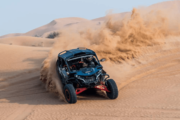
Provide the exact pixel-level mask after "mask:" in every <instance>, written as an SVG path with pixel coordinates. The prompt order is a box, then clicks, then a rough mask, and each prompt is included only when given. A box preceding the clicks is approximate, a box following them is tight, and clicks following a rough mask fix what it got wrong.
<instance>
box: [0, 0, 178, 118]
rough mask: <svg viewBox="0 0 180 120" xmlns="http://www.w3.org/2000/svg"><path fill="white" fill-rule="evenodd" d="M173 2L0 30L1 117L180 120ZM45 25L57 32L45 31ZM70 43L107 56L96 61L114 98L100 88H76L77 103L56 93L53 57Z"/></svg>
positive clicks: (60, 91)
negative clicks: (24, 30)
mask: <svg viewBox="0 0 180 120" xmlns="http://www.w3.org/2000/svg"><path fill="white" fill-rule="evenodd" d="M179 8H180V2H179V1H168V2H163V3H158V4H155V5H152V6H150V7H143V8H142V7H141V8H137V9H133V10H132V11H131V12H127V13H120V14H115V15H107V16H106V17H101V18H97V19H94V20H86V19H83V18H60V19H57V20H54V21H52V22H51V23H49V24H47V25H45V26H42V27H40V28H36V29H34V30H32V31H30V32H27V33H22V34H10V35H5V36H2V37H1V38H0V120H141V119H143V120H144V119H145V120H159V119H162V120H175V119H180V94H179V93H180V22H179V21H180V17H179V16H178V15H179ZM52 31H56V32H60V33H61V34H60V36H59V37H58V38H55V39H48V38H46V36H47V35H48V34H49V33H51V32H52ZM35 35H37V36H39V37H37V36H36V37H35ZM77 47H88V48H90V49H93V50H94V51H96V53H97V55H98V57H99V58H106V59H107V61H106V62H104V63H102V64H103V66H104V69H105V71H107V73H109V74H110V76H111V78H113V79H114V80H115V81H116V83H117V85H118V90H119V97H118V98H117V99H116V100H110V99H108V98H107V97H106V94H105V93H104V92H102V91H98V92H97V93H92V92H85V93H83V94H81V95H78V101H77V103H76V104H68V103H66V102H65V101H64V100H63V94H62V87H61V83H60V82H58V81H59V79H58V78H57V76H56V73H55V72H54V71H55V69H54V68H55V67H54V65H55V61H56V58H57V54H58V53H59V52H60V51H62V50H64V49H67V50H68V49H72V48H77ZM42 75H44V76H45V77H46V78H47V82H46V83H45V84H44V83H43V82H42V81H40V77H41V76H42ZM49 83H52V84H53V85H54V86H55V87H54V88H53V90H52V89H51V88H50V86H48V85H49ZM54 91H55V92H54Z"/></svg>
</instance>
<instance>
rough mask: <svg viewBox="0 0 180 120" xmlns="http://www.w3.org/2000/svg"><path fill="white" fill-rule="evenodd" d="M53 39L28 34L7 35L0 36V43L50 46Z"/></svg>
mask: <svg viewBox="0 0 180 120" xmlns="http://www.w3.org/2000/svg"><path fill="white" fill-rule="evenodd" d="M54 42H55V40H54V39H46V38H39V37H30V36H18V37H8V38H1V39H0V43H1V44H2V43H3V44H9V45H20V46H30V47H52V45H53V44H54Z"/></svg>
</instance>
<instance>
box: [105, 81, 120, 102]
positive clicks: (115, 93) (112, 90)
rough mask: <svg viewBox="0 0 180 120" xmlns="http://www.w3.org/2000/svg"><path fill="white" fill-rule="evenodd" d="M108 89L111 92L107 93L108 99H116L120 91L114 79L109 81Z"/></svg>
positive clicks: (107, 83)
mask: <svg viewBox="0 0 180 120" xmlns="http://www.w3.org/2000/svg"><path fill="white" fill-rule="evenodd" d="M106 87H107V89H108V90H109V91H110V92H106V94H107V96H108V98H110V99H116V98H117V97H118V89H117V85H116V83H115V81H114V80H113V79H109V80H107V82H106Z"/></svg>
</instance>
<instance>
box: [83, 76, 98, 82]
mask: <svg viewBox="0 0 180 120" xmlns="http://www.w3.org/2000/svg"><path fill="white" fill-rule="evenodd" d="M84 80H85V81H86V82H94V81H95V80H96V78H95V76H87V77H84Z"/></svg>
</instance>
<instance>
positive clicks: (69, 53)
mask: <svg viewBox="0 0 180 120" xmlns="http://www.w3.org/2000/svg"><path fill="white" fill-rule="evenodd" d="M90 56H94V57H95V58H96V61H97V63H98V64H99V65H100V62H99V59H98V57H97V55H96V53H95V52H94V51H92V50H90V49H86V48H77V49H72V50H65V51H62V52H60V53H59V54H58V60H59V62H60V63H61V65H60V66H61V67H63V66H64V65H65V66H66V67H67V69H68V72H69V73H74V72H72V71H71V69H70V66H69V64H68V62H69V61H71V60H75V59H79V58H85V57H90ZM100 66H101V65H100Z"/></svg>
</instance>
